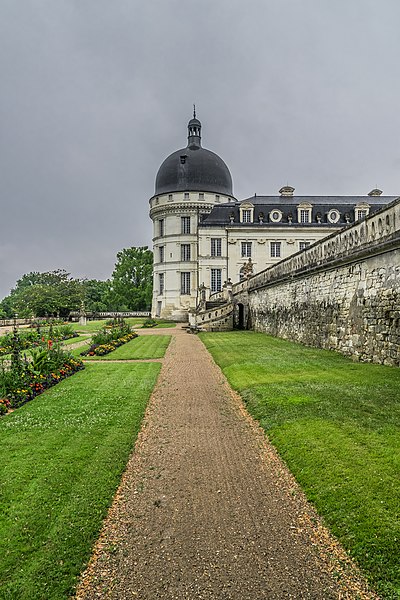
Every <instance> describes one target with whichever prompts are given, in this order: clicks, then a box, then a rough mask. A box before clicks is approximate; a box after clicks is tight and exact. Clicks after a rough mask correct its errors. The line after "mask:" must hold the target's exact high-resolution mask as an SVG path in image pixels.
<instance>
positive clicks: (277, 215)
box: [269, 210, 282, 223]
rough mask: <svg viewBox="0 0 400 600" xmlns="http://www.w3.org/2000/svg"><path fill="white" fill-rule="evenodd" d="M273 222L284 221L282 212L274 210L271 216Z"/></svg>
mask: <svg viewBox="0 0 400 600" xmlns="http://www.w3.org/2000/svg"><path fill="white" fill-rule="evenodd" d="M269 216H270V219H271V221H273V222H274V223H278V222H279V221H280V220H281V219H282V213H281V211H280V210H273V211H271V212H270V214H269Z"/></svg>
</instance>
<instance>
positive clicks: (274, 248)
mask: <svg viewBox="0 0 400 600" xmlns="http://www.w3.org/2000/svg"><path fill="white" fill-rule="evenodd" d="M271 256H272V258H280V257H281V242H271Z"/></svg>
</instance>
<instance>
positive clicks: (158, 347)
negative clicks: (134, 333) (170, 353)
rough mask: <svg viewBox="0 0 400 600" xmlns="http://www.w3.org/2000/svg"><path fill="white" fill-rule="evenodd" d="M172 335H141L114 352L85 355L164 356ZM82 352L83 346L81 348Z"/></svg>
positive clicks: (106, 357) (109, 356) (95, 357)
mask: <svg viewBox="0 0 400 600" xmlns="http://www.w3.org/2000/svg"><path fill="white" fill-rule="evenodd" d="M170 341H171V336H170V335H139V336H138V337H137V338H135V339H134V340H131V341H130V342H128V343H127V344H124V345H123V346H120V347H119V348H117V349H116V350H114V352H110V354H106V355H105V356H84V357H82V358H84V359H85V360H133V359H143V358H162V357H163V356H164V354H165V351H166V349H167V348H168V344H169V343H170ZM79 351H80V352H82V348H79Z"/></svg>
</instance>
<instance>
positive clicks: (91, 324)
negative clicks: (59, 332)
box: [69, 317, 176, 333]
mask: <svg viewBox="0 0 400 600" xmlns="http://www.w3.org/2000/svg"><path fill="white" fill-rule="evenodd" d="M146 319H147V317H128V318H127V319H125V322H126V323H128V325H131V326H132V327H141V326H142V325H143V323H144V322H145V321H146ZM107 320H108V319H98V320H96V321H87V323H86V325H79V323H69V325H71V326H72V328H73V329H74V331H78V332H82V333H93V332H95V331H98V330H99V329H101V328H102V327H104V326H105V324H106V322H107ZM156 321H157V323H158V325H157V327H158V329H160V328H164V327H175V326H176V323H173V322H171V321H161V320H157V319H156Z"/></svg>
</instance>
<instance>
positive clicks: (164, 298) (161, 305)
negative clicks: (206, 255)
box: [150, 192, 231, 321]
mask: <svg viewBox="0 0 400 600" xmlns="http://www.w3.org/2000/svg"><path fill="white" fill-rule="evenodd" d="M230 200H231V198H230V197H228V196H223V195H221V194H219V195H216V194H211V193H207V192H176V193H172V194H165V195H159V196H154V197H153V198H151V199H150V217H151V219H152V221H153V252H154V274H153V302H152V315H153V316H157V317H162V318H165V319H171V320H176V321H187V319H188V311H189V310H190V309H194V308H195V307H196V305H197V301H198V298H197V294H198V287H199V283H200V281H199V271H198V222H199V217H200V215H203V214H207V213H209V212H210V211H211V209H212V207H213V206H214V204H215V203H218V202H229V201H230ZM182 218H188V219H190V233H184V231H183V227H182ZM160 221H162V222H163V226H162V228H163V231H160ZM183 245H188V246H189V247H190V260H187V256H184V255H183V254H182V246H183ZM160 247H163V248H164V251H163V254H164V256H163V257H162V256H161V255H160ZM161 258H163V259H164V260H163V261H161ZM183 273H185V274H187V273H188V274H189V276H188V277H189V279H190V289H188V290H182V277H185V278H186V277H187V275H182V274H183ZM160 274H161V276H163V278H164V290H162V291H161V290H160ZM183 291H185V292H186V291H187V292H189V293H182V292H183Z"/></svg>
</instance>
